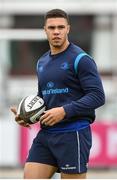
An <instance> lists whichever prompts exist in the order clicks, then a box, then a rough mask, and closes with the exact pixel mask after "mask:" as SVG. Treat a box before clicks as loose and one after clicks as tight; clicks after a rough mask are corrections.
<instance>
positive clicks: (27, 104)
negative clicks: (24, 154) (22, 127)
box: [17, 95, 46, 124]
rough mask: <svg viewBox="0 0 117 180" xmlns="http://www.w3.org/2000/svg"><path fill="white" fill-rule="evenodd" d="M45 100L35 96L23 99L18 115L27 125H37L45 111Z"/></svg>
mask: <svg viewBox="0 0 117 180" xmlns="http://www.w3.org/2000/svg"><path fill="white" fill-rule="evenodd" d="M45 109H46V107H45V104H44V100H43V99H42V98H41V97H39V96H37V95H36V96H35V95H29V96H27V97H25V98H23V99H22V100H21V102H20V104H19V106H18V111H17V114H18V115H19V116H20V118H21V119H23V120H24V121H25V122H26V123H29V124H35V123H36V122H38V121H39V118H40V117H41V115H42V114H43V112H44V111H45Z"/></svg>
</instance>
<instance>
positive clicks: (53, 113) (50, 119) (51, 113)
mask: <svg viewBox="0 0 117 180" xmlns="http://www.w3.org/2000/svg"><path fill="white" fill-rule="evenodd" d="M64 117H65V111H64V108H63V107H57V108H52V109H50V110H47V111H44V115H43V116H41V118H40V121H41V124H45V125H47V126H53V125H54V124H56V123H58V122H60V121H61V120H62V119H63V118H64Z"/></svg>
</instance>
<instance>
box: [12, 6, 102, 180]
mask: <svg viewBox="0 0 117 180" xmlns="http://www.w3.org/2000/svg"><path fill="white" fill-rule="evenodd" d="M44 30H45V32H46V35H47V38H48V41H49V45H50V51H48V52H47V53H45V54H44V55H43V56H42V57H41V58H40V59H39V61H38V63H37V75H38V95H39V96H41V97H42V98H43V99H44V101H45V104H46V107H47V110H46V111H45V113H44V115H43V116H42V117H41V118H40V121H41V128H42V129H41V130H40V131H39V133H38V134H37V136H36V138H35V139H34V141H33V144H32V147H31V149H30V152H29V156H28V158H27V161H26V164H25V168H24V178H27V179H30V178H32V179H35V178H38V179H43V178H46V179H47V178H51V177H52V175H53V174H54V173H55V172H56V171H59V172H60V173H61V178H62V179H69V178H71V179H73V178H75V179H82V178H83V179H85V178H86V173H87V164H88V160H89V153H90V148H91V143H92V142H91V130H90V124H91V123H93V121H94V119H95V109H96V108H98V107H100V106H102V105H103V104H104V103H105V96H104V91H103V87H102V83H101V80H100V76H99V73H98V71H97V68H96V64H95V62H94V60H93V59H92V58H91V57H90V56H89V55H87V54H86V53H85V52H84V51H83V50H82V49H81V48H80V47H78V46H76V45H74V44H73V43H70V42H69V40H68V34H69V31H70V23H69V19H68V16H67V14H66V12H64V11H63V10H60V9H53V10H51V11H49V12H48V13H47V14H46V16H45V25H44ZM11 110H12V111H13V112H14V114H15V115H16V117H15V119H16V121H17V122H18V123H19V124H20V125H23V126H26V127H28V126H29V124H25V123H24V121H23V120H20V117H18V116H17V112H16V109H15V108H12V109H11Z"/></svg>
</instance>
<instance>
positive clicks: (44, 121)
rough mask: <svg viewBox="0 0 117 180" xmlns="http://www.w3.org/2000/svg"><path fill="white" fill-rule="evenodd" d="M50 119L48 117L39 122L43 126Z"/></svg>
mask: <svg viewBox="0 0 117 180" xmlns="http://www.w3.org/2000/svg"><path fill="white" fill-rule="evenodd" d="M51 119H52V117H50V116H48V117H47V118H45V119H43V120H41V123H42V124H45V123H46V124H47V123H48V121H49V120H51Z"/></svg>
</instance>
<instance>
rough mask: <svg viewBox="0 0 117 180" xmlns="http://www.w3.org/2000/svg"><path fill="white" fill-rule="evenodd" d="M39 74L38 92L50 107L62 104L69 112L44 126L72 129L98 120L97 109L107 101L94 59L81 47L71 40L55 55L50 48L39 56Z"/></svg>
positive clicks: (52, 128)
mask: <svg viewBox="0 0 117 180" xmlns="http://www.w3.org/2000/svg"><path fill="white" fill-rule="evenodd" d="M81 53H83V54H84V55H83V56H81V57H80V58H79V55H80V54H81ZM37 75H38V95H39V96H41V97H42V98H43V99H44V101H45V105H46V108H47V110H48V109H51V108H55V107H60V106H62V107H63V108H64V110H65V112H66V116H65V118H64V119H63V120H62V121H61V122H59V123H57V124H55V125H54V126H52V127H49V126H48V127H46V126H42V128H45V129H49V130H55V131H59V130H61V131H64V130H68V131H69V130H73V129H80V128H83V127H86V126H88V125H89V124H90V123H92V122H93V121H94V120H95V109H96V108H98V107H100V106H101V105H103V104H104V102H105V95H104V90H103V86H102V82H101V79H100V76H99V73H98V71H97V67H96V64H95V62H94V60H93V59H92V58H91V57H90V56H89V55H87V54H86V53H85V52H84V51H83V50H82V49H81V48H80V47H78V46H76V45H74V44H73V43H70V44H69V46H68V47H67V49H66V50H65V51H63V52H61V53H58V54H56V55H51V52H50V51H48V52H47V53H45V54H44V55H43V56H42V57H41V58H40V59H39V60H38V63H37Z"/></svg>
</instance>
